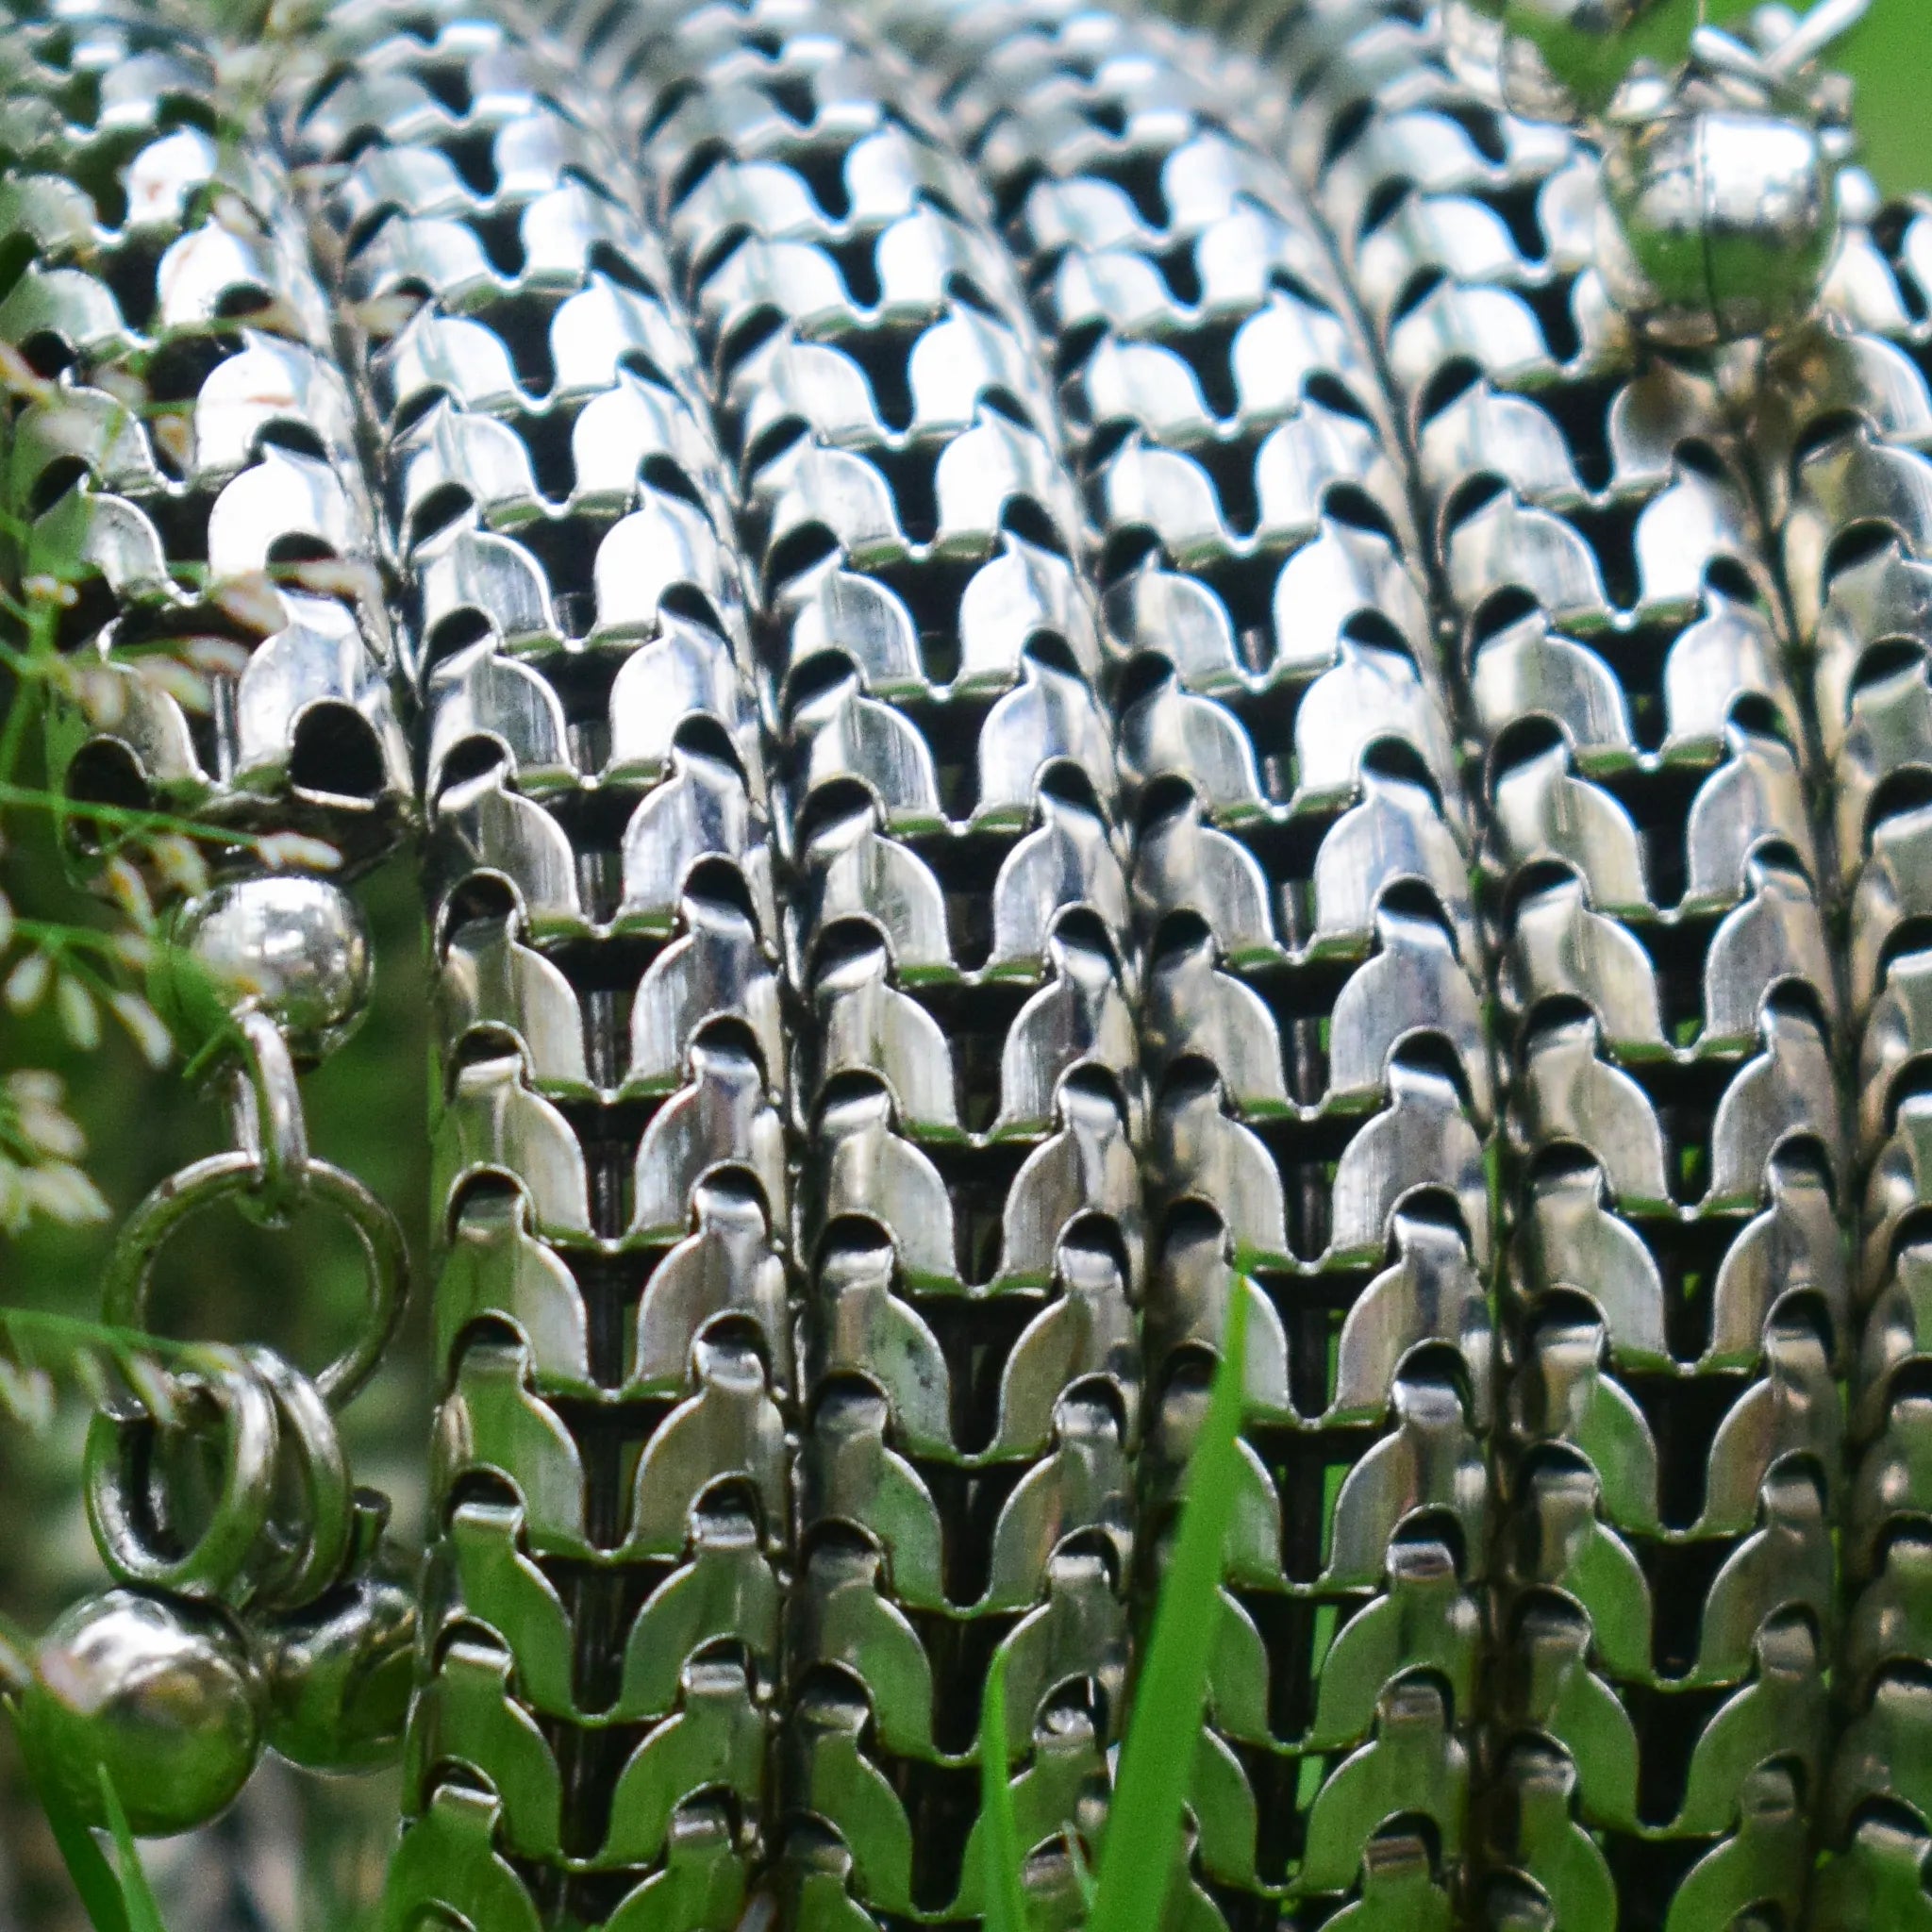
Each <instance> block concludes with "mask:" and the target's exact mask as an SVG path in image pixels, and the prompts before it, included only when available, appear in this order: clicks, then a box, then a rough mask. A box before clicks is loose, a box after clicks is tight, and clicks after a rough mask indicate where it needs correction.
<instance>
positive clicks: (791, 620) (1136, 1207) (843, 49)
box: [561, 0, 1145, 1932]
mask: <svg viewBox="0 0 1932 1932" xmlns="http://www.w3.org/2000/svg"><path fill="white" fill-rule="evenodd" d="M561 11H562V15H563V17H564V18H566V19H567V21H568V22H569V31H570V32H571V33H572V35H573V37H574V39H575V41H576V42H577V43H578V44H579V45H580V46H581V48H582V49H583V52H582V56H581V58H582V63H583V66H584V71H585V72H586V73H587V74H588V75H590V76H591V84H592V85H593V86H594V87H595V88H596V89H597V91H598V92H600V93H602V94H606V95H608V97H610V98H612V99H614V100H616V101H618V102H619V103H620V104H621V106H622V108H623V109H624V112H625V116H626V125H627V127H628V128H629V129H630V130H631V132H632V135H633V138H634V139H635V141H636V142H637V144H638V151H639V153H640V154H641V158H642V164H643V167H644V169H645V171H646V173H647V175H648V176H649V178H650V181H651V183H652V188H653V192H654V195H655V201H656V211H657V214H658V219H659V220H660V222H661V223H662V224H663V225H664V227H665V229H666V231H667V233H668V235H669V237H670V244H671V250H672V254H673V256H674V258H675V262H676V264H677V270H678V274H679V275H680V277H681V287H682V291H683V292H684V294H685V297H686V299H687V300H688V302H689V303H690V305H691V308H692V309H693V311H694V312H695V314H696V316H697V319H698V328H699V334H700V338H701V340H702V342H703V345H704V350H705V354H706V357H707V359H708V369H709V373H710V376H711V380H712V382H713V384H714V387H715V392H716V395H717V399H718V411H719V420H720V424H721V426H722V429H723V434H724V441H725V443H726V446H727V448H728V450H729V452H730V456H731V459H732V462H733V464H734V465H735V468H736V472H737V484H738V491H739V497H740V503H741V516H740V525H739V527H740V531H741V541H742V542H743V544H744V547H745V550H746V552H747V555H748V557H749V558H750V559H751V562H752V564H753V566H754V567H755V569H756V572H757V576H758V636H759V647H760V655H761V661H762V663H763V666H764V669H765V673H766V675H768V677H769V678H770V681H771V687H772V690H773V691H774V702H775V715H776V719H777V723H778V730H779V738H780V743H781V747H782V749H781V751H780V753H779V756H778V759H777V761H776V762H775V763H774V768H773V776H774V818H775V820H776V822H777V823H778V824H779V825H780V826H781V827H782V832H783V842H784V846H785V855H786V859H787V865H788V874H789V905H788V911H787V949H788V963H789V970H790V974H791V984H792V985H793V986H794V987H795V988H796V990H797V994H798V998H799V1002H800V1008H801V1014H800V1022H801V1024H800V1029H799V1040H798V1051H797V1054H796V1056H795V1058H794V1086H793V1113H794V1123H795V1125H796V1127H797V1129H798V1132H799V1134H800V1136H801V1138H802V1140H803V1142H804V1147H805V1159H804V1169H803V1173H802V1175H801V1182H800V1189H799V1200H798V1207H797V1228H798V1251H799V1257H800V1271H801V1275H802V1277H803V1279H804V1283H805V1298H804V1308H803V1323H802V1332H803V1337H804V1340H803V1351H802V1357H801V1364H800V1384H801V1404H802V1409H803V1416H804V1422H803V1428H802V1440H801V1442H800V1445H799V1461H798V1484H799V1492H798V1511H799V1523H800V1544H799V1557H798V1574H797V1580H796V1585H795V1595H794V1601H793V1603H792V1606H791V1617H790V1621H789V1624H788V1633H789V1661H788V1666H787V1693H786V1720H785V1722H786V1727H787V1741H786V1744H785V1750H784V1781H783V1790H782V1795H781V1802H782V1806H783V1812H784V1820H785V1824H784V1834H783V1840H782V1844H781V1846H780V1855H781V1868H780V1874H779V1879H780V1882H781V1884H782V1886H783V1888H784V1890H785V1896H786V1903H785V1905H784V1907H783V1910H784V1911H785V1912H786V1914H788V1915H789V1922H790V1923H792V1924H796V1925H798V1926H800V1927H802V1928H815V1932H831V1928H834V1927H838V1928H857V1927H863V1926H867V1925H904V1924H915V1923H927V1922H943V1923H947V1924H955V1923H958V1922H959V1921H962V1920H970V1919H973V1918H976V1917H977V1915H978V1914H979V1912H980V1910H981V1909H982V1900H981V1887H982V1871H981V1864H980V1859H979V1856H978V1853H977V1850H976V1845H977V1831H978V1825H977V1822H976V1821H977V1812H978V1797H979V1777H980V1771H979V1765H978V1729H977V1727H978V1716H979V1709H980V1701H981V1692H982V1690H983V1687H984V1684H985V1681H986V1677H987V1673H988V1670H989V1668H990V1666H991V1661H992V1659H993V1658H994V1657H996V1656H1004V1657H1006V1659H1007V1671H1008V1712H1009V1718H1010V1722H1009V1726H1008V1737H1007V1740H1006V1749H1007V1764H1008V1775H1009V1777H1010V1779H1011V1782H1012V1786H1013V1791H1014V1799H1015V1804H1016V1807H1017V1808H1018V1810H1019V1814H1020V1817H1021V1821H1022V1823H1021V1835H1022V1837H1023V1839H1024V1840H1025V1841H1026V1842H1027V1843H1028V1844H1029V1845H1035V1844H1037V1845H1039V1846H1041V1848H1042V1849H1041V1856H1039V1857H1035V1858H1034V1859H1033V1860H1032V1861H1031V1862H1030V1864H1029V1867H1028V1881H1027V1882H1028V1885H1029V1887H1030V1888H1031V1889H1032V1890H1033V1891H1034V1893H1035V1894H1036V1898H1037V1901H1038V1903H1039V1905H1040V1907H1041V1911H1042V1912H1043V1913H1044V1914H1046V1916H1047V1918H1048V1919H1049V1920H1050V1921H1051V1922H1053V1923H1062V1922H1064V1921H1066V1920H1067V1919H1068V1918H1069V1917H1070V1916H1073V1915H1074V1914H1075V1913H1076V1912H1077V1907H1078V1898H1079V1894H1078V1890H1077V1887H1076V1881H1075V1875H1074V1867H1073V1865H1072V1862H1071V1859H1070V1858H1069V1857H1068V1856H1067V1855H1066V1852H1065V1850H1064V1845H1063V1842H1062V1834H1063V1830H1064V1828H1065V1827H1066V1826H1067V1824H1069V1822H1070V1821H1071V1822H1074V1823H1075V1824H1080V1825H1082V1826H1084V1827H1085V1828H1087V1829H1090V1830H1091V1828H1092V1827H1093V1826H1094V1824H1096V1823H1097V1819H1098V1816H1099V1812H1098V1807H1100V1806H1101V1805H1103V1804H1104V1802H1105V1796H1106V1790H1107V1785H1108V1763H1107V1757H1106V1753H1107V1751H1108V1747H1109V1746H1110V1745H1111V1743H1112V1742H1113V1741H1114V1739H1115V1736H1116V1732H1117V1727H1118V1721H1119V1716H1120V1711H1121V1703H1122V1700H1121V1692H1122V1687H1123V1681H1124V1673H1125V1667H1126V1647H1127V1628H1126V1610H1125V1601H1124V1598H1125V1589H1126V1584H1127V1577H1128V1570H1129V1566H1130V1562H1131V1555H1132V1510H1131V1483H1130V1474H1129V1457H1130V1455H1131V1453H1132V1451H1133V1448H1134V1445H1135V1441H1136V1437H1137V1431H1138V1420H1137V1418H1138V1404H1139V1380H1140V1378H1139V1366H1138V1353H1137V1346H1136V1332H1135V1331H1136V1310H1137V1309H1138V1307H1139V1306H1140V1304H1141V1299H1142V1282H1143V1275H1144V1269H1145V1261H1144V1236H1143V1231H1142V1225H1141V1218H1142V1217H1141V1176H1140V1167H1139V1161H1138V1158H1137V1154H1138V1142H1139V1140H1140V1136H1141V1111H1142V1105H1141V1074H1140V1065H1139V1055H1138V1049H1137V1044H1136V1026H1135V1002H1136V998H1137V980H1136V975H1135V973H1134V970H1133V961H1132V956H1131V951H1130V945H1129V938H1130V928H1131V921H1130V915H1129V904H1128V896H1129V895H1128V881H1127V871H1126V856H1127V855H1126V845H1125V841H1124V835H1123V832H1122V829H1121V826H1120V824H1119V819H1118V813H1117V806H1116V796H1115V779H1114V754H1113V735H1112V732H1111V729H1110V727H1109V724H1108V717H1107V714H1106V712H1105V710H1104V709H1103V708H1102V704H1101V700H1100V697H1099V696H1098V695H1097V691H1098V688H1099V687H1100V686H1101V684H1102V683H1103V681H1104V678H1105V675H1106V673H1107V669H1108V667H1107V663H1106V659H1105V657H1104V654H1103V648H1102V644H1101V640H1100V634H1099V627H1098V625H1097V621H1096V617H1095V613H1094V611H1093V609H1092V608H1091V601H1090V598H1089V596H1088V593H1087V591H1086V590H1085V589H1084V587H1083V583H1082V579H1081V576H1080V575H1079V572H1078V569H1077V567H1076V561H1075V559H1076V558H1077V557H1078V556H1079V554H1080V551H1081V548H1082V544H1083V541H1084V535H1085V533H1084V531H1083V528H1082V524H1081V519H1080V513H1079V506H1078V502H1077V499H1076V497H1075V494H1074V489H1073V485H1072V482H1071V479H1070V478H1069V476H1068V475H1067V474H1066V472H1065V470H1064V469H1063V468H1062V467H1061V466H1060V463H1059V459H1058V455H1057V453H1056V448H1055V441H1056V435H1057V425H1056V421H1055V413H1054V407H1053V397H1052V393H1051V388H1050V385H1049V383H1048V381H1047V380H1046V377H1045V374H1044V369H1043V364H1042V362H1041V356H1040V351H1039V347H1038V344H1037V341H1036V339H1035V337H1034V334H1033V331H1032V328H1031V326H1030V325H1029V323H1028V320H1027V317H1026V312H1025V306H1024V298H1023V295H1022V292H1021V290H1020V288H1019V286H1018V283H1017V281H1016V279H1015V276H1014V273H1013V269H1012V266H1011V264H1010V262H1009V261H1008V258H1006V256H1005V254H1004V252H1003V251H1002V249H1001V247H1000V245H999V243H998V242H997V240H996V238H995V237H994V235H993V233H992V232H991V228H990V226H989V225H988V222H987V218H986V215H985V212H984V208H983V203H982V199H981V195H980V192H979V190H978V188H977V187H976V185H975V184H974V180H973V178H972V176H971V175H970V173H969V172H968V171H967V169H966V168H965V167H964V165H963V164H962V162H961V161H960V160H959V158H958V156H957V155H956V154H955V152H954V151H953V150H952V148H951V147H950V146H949V145H948V144H947V142H946V140H945V138H944V136H943V134H942V132H941V130H940V129H938V128H937V127H935V126H934V125H931V124H930V123H929V122H928V121H927V119H926V118H925V116H924V113H923V112H922V111H920V110H919V109H917V108H915V107H914V106H913V105H912V103H913V102H914V100H915V99H916V93H915V90H914V87H913V85H912V83H911V81H910V78H909V77H908V75H906V74H905V73H904V72H903V71H901V70H900V69H899V68H898V67H897V66H896V65H894V64H893V62H892V61H891V58H890V57H888V56H885V55H883V54H882V53H881V52H880V51H879V50H878V49H876V48H875V47H874V46H872V45H871V44H869V42H867V40H866V39H865V37H864V34H863V31H862V30H861V29H860V28H859V27H858V26H857V25H854V24H853V23H852V22H849V21H847V20H844V19H841V17H840V16H839V15H838V14H837V13H835V12H833V11H831V10H829V9H827V8H822V7H819V6H816V5H813V4H801V0H755V4H753V5H750V6H747V7H744V8H737V7H730V6H705V7H699V8H690V9H686V8H673V7H669V6H650V7H643V8H638V7H634V6H628V5H626V6H624V7H622V8H616V7H610V8H604V7H590V8H586V7H581V6H579V7H575V8H563V9H561Z"/></svg>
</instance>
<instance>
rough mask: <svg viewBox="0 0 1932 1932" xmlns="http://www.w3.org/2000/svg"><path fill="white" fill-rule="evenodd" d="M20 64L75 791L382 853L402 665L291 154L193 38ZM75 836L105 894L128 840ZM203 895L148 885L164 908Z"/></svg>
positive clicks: (15, 52)
mask: <svg viewBox="0 0 1932 1932" xmlns="http://www.w3.org/2000/svg"><path fill="white" fill-rule="evenodd" d="M0 37H4V45H0V73H4V75H5V81H4V92H0V249H4V250H5V253H6V258H7V263H8V267H7V282H6V287H5V292H4V295H0V343H4V344H5V345H6V346H7V347H8V350H9V351H10V352H11V354H12V357H13V358H15V360H14V362H13V367H12V370H11V372H10V375H9V381H8V390H9V391H10V395H9V402H10V404H11V408H10V420H9V422H8V455H7V463H8V475H7V497H8V505H9V507H10V508H11V510H12V512H13V514H14V515H15V516H16V517H17V519H18V524H17V527H16V529H15V531H14V533H13V537H14V541H15V544H16V546H17V548H16V555H15V558H14V559H13V560H14V562H15V564H16V565H17V567H18V571H19V575H20V578H21V580H22V581H23V582H24V583H25V585H26V586H27V587H28V591H29V594H30V595H35V596H39V595H42V594H43V589H42V587H44V586H51V585H54V584H59V585H62V586H64V587H65V590H64V592H63V596H64V600H65V601H64V602H63V603H62V604H61V605H60V608H59V609H58V617H57V619H56V641H57V643H58V645H59V647H60V649H61V650H62V651H63V652H66V653H68V654H69V662H70V666H71V675H70V676H69V678H68V679H67V680H66V681H65V683H64V684H63V685H62V686H60V687H59V688H58V691H57V702H56V704H55V705H54V706H53V708H52V711H51V722H50V726H49V739H48V763H49V768H50V770H49V775H50V779H51V781H52V782H53V784H54V785H55V786H56V787H57V788H58V789H59V790H60V791H62V792H63V793H64V794H65V795H66V796H67V797H68V798H69V799H70V800H71V801H73V802H74V803H75V804H76V805H78V806H80V807H83V808H90V807H98V808H106V809H107V810H108V811H110V812H111V811H116V810H122V811H125V810H128V809H133V810H137V811H139V810H143V809H146V810H162V811H167V812H170V813H174V814H175V815H177V816H181V817H186V818H192V819H196V820H200V821H203V822H206V823H208V824H210V825H213V826H223V827H227V828H231V829H233V830H235V831H237V832H241V833H245V834H260V835H265V834H271V833H306V834H309V835H315V836H320V837H323V838H325V839H327V840H329V841H332V842H333V843H334V844H335V845H336V847H337V848H338V855H339V857H340V858H341V859H342V860H345V861H347V862H348V863H350V864H352V865H353V864H355V863H358V862H360V861H362V860H365V859H367V858H372V857H374V856H376V855H379V853H380V852H381V851H382V850H383V849H385V847H386V846H387V844H388V843H389V842H390V841H391V839H392V838H393V837H394V835H395V833H396V830H397V828H398V825H399V824H400V823H401V821H402V819H403V817H404V815H405V814H406V812H407V809H408V802H409V797H410V789H411V788H410V781H409V765H408V746H407V743H406V741H405V739H404V736H403V733H402V730H401V727H400V725H399V724H398V722H397V718H396V714H395V710H394V708H393V705H392V702H391V690H390V675H391V670H392V669H393V661H392V660H393V657H394V642H393V640H392V637H391V626H390V620H389V612H388V609H387V607H386V604H385V601H384V596H383V586H382V580H381V577H380V575H379V573H378V572H377V570H376V568H375V565H376V560H377V549H376V536H375V518H374V513H373V510H372V506H371V503H370V500H369V497H368V493H367V491H366V490H365V487H364V484H363V481H362V476H361V472H360V469H359V466H358V458H357V450H356V440H355V418H354V410H353V408H352V406H351V403H350V399H349V394H348V391H347V388H346V386H345V384H344V382H343V378H342V375H341V373H340V371H339V370H338V368H337V366H336V364H335V361H334V358H333V355H332V352H331V348H330V336H329V315H328V308H327V304H326V302H325V297H324V294H323V291H322V289H321V288H320V286H319V285H318V282H317V279H316V276H315V273H314V270H313V268H312V266H311V263H310V260H309V257H308V246H307V242H306V240H305V238H304V235H303V232H302V225H301V221H300V218H299V215H298V214H297V212H296V210H295V208H294V206H293V204H292V202H291V197H290V194H289V190H288V183H287V180H286V178H285V176H284V175H283V173H282V171H281V168H280V167H279V165H278V163H277V161H276V159H275V155H274V152H273V149H272V146H271V145H270V144H269V143H267V142H263V141H261V140H258V139H255V138H252V137H249V136H245V135H244V136H239V137H238V135H237V134H236V132H235V130H234V128H233V127H232V125H230V117H231V115H232V114H233V112H234V111H235V108H236V103H235V101H234V99H233V98H232V93H231V92H228V91H225V89H224V86H223V84H222V83H221V82H220V81H219V80H218V78H217V75H216V72H215V67H214V63H213V59H212V57H211V55H210V53H209V51H208V45H207V43H206V42H205V41H204V39H203V38H202V37H201V36H200V35H199V34H198V33H197V32H196V31H195V29H194V23H193V22H192V20H187V19H183V18H181V17H177V16H175V14H173V13H171V12H169V11H167V10H165V9H153V8H145V7H131V6H130V7H118V6H115V5H113V4H111V0H109V4H104V5H100V6H88V7H74V8H62V9H60V10H59V11H58V13H56V14H53V15H52V16H48V17H42V16H26V15H24V14H23V15H10V16H8V17H6V18H5V19H4V20H0ZM168 657H173V658H182V657H186V658H190V659H192V660H193V661H195V662H197V663H198V664H199V665H200V666H201V668H202V669H203V671H204V672H205V674H206V675H207V677H208V681H209V684H210V687H211V689H212V691H213V694H214V700H215V702H214V704H213V707H212V708H211V709H208V710H197V709H194V708H192V701H191V699H190V695H189V693H188V692H187V691H185V690H184V688H183V686H182V684H181V682H180V680H179V679H178V678H175V677H173V676H171V675H166V674H165V673H158V672H157V669H156V667H157V665H158V662H159V660H160V659H162V658H168ZM143 660H150V661H145V662H144V661H143ZM70 827H71V838H70V850H71V853H72V856H73V858H75V861H76V864H77V866H78V868H79V870H80V871H81V872H82V873H83V874H95V873H96V872H97V870H98V867H99V863H100V861H101V860H102V859H103V858H104V857H105V856H106V855H107V854H108V853H109V852H111V851H113V850H115V849H117V848H118V847H119V846H121V845H123V844H125V843H126V841H124V840H121V839H118V838H117V837H116V834H115V829H114V827H113V826H112V824H108V823H107V822H105V821H101V820H95V819H92V818H89V817H88V816H87V815H86V813H85V811H83V813H82V815H81V816H80V817H79V818H77V819H75V820H74V821H71V822H70ZM242 862H243V863H244V864H250V865H252V864H254V863H256V861H255V860H254V858H252V856H250V855H245V854H244V855H243V856H242ZM178 884H179V881H178V880H176V879H171V878H169V877H165V876H162V875H161V874H158V873H157V874H156V875H155V876H154V878H153V879H152V880H151V887H152V890H153V891H154V893H155V896H156V898H157V900H158V901H166V900H168V899H170V898H173V897H175V896H177V891H176V889H177V887H178Z"/></svg>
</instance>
